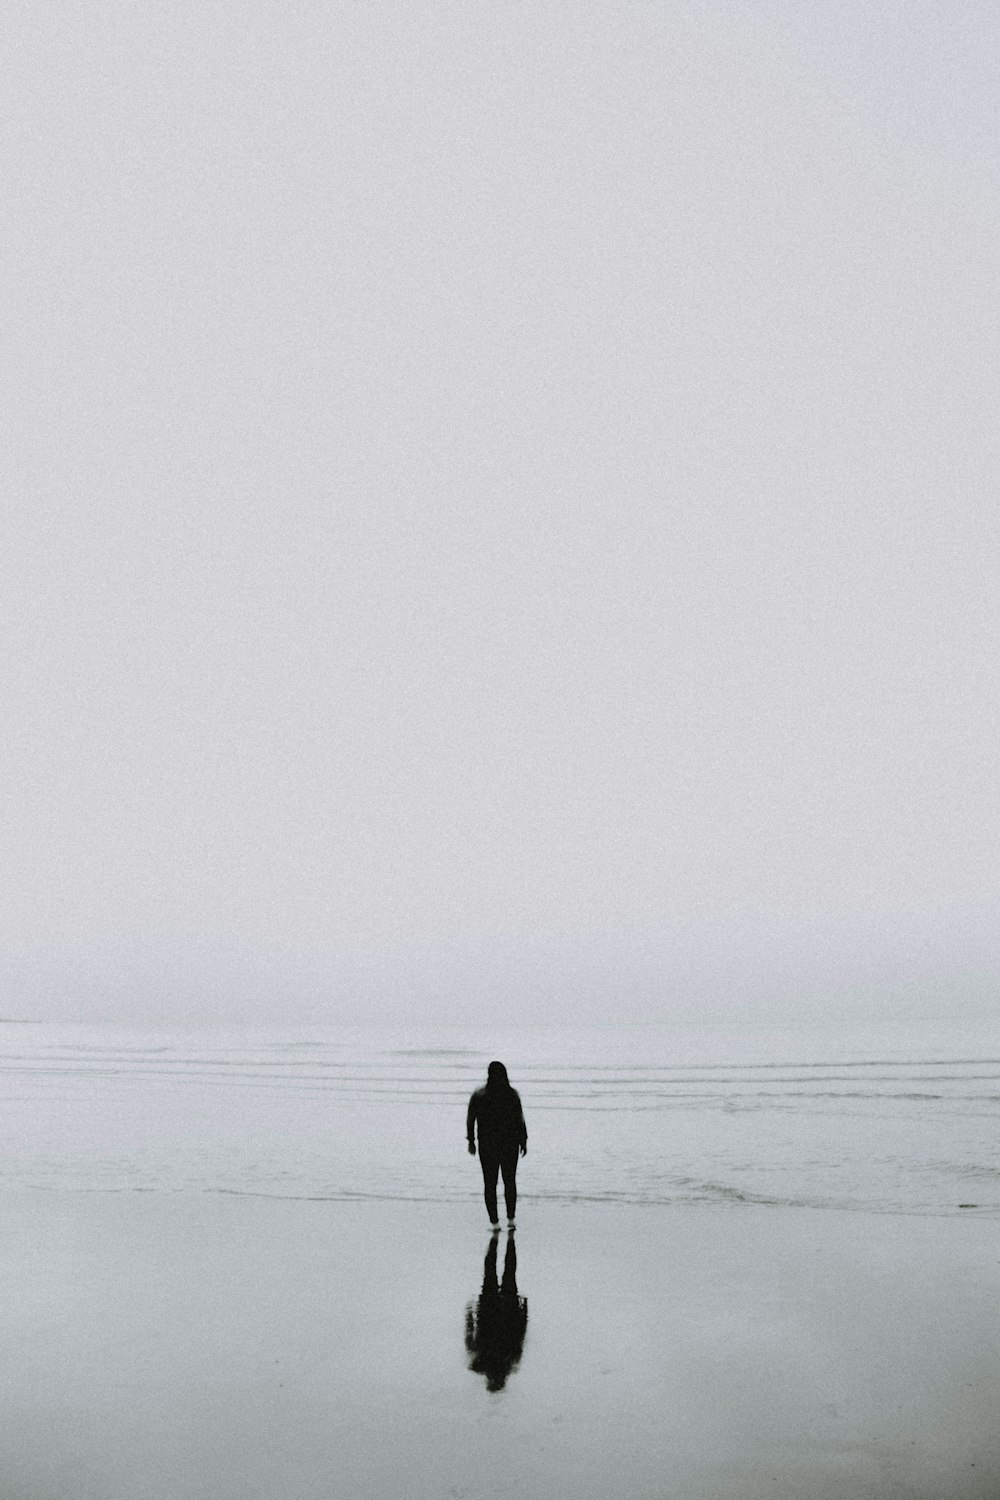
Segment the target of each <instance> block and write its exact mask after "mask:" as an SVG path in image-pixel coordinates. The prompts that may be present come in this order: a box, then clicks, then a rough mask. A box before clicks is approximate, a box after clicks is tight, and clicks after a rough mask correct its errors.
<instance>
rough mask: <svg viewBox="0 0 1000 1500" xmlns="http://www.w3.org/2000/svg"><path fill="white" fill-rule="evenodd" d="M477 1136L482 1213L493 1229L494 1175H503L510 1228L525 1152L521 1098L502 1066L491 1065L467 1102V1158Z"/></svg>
mask: <svg viewBox="0 0 1000 1500" xmlns="http://www.w3.org/2000/svg"><path fill="white" fill-rule="evenodd" d="M477 1129H478V1132H479V1165H480V1166H481V1167H482V1169H483V1196H484V1197H485V1199H486V1212H487V1213H488V1214H489V1216H490V1223H491V1224H492V1225H493V1228H494V1229H499V1228H500V1225H499V1223H498V1222H497V1174H498V1173H499V1172H502V1173H503V1196H504V1201H505V1203H506V1205H507V1227H508V1229H513V1228H514V1214H515V1213H516V1211H517V1158H518V1153H519V1152H520V1154H521V1155H522V1156H525V1155H526V1154H527V1151H528V1131H527V1128H526V1126H525V1123H524V1111H523V1110H522V1108H521V1096H520V1094H519V1093H518V1092H517V1089H513V1088H511V1086H510V1082H509V1080H508V1078H507V1069H506V1068H505V1067H504V1065H503V1063H502V1062H491V1063H490V1065H489V1068H488V1069H487V1071H486V1084H485V1087H484V1088H481V1089H476V1092H475V1093H474V1094H473V1096H472V1098H471V1099H470V1100H469V1109H468V1112H467V1114H466V1117H465V1134H466V1136H467V1138H468V1142H469V1154H470V1156H475V1154H476V1139H475V1138H476V1131H477Z"/></svg>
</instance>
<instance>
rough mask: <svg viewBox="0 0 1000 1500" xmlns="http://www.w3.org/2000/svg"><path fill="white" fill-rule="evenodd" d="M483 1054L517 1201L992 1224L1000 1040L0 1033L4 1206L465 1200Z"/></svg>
mask: <svg viewBox="0 0 1000 1500" xmlns="http://www.w3.org/2000/svg"><path fill="white" fill-rule="evenodd" d="M492 1057H498V1058H500V1059H501V1060H502V1061H504V1062H505V1063H506V1064H507V1067H508V1070H509V1072H510V1077H511V1081H512V1082H513V1083H514V1085H515V1086H516V1087H517V1088H518V1089H519V1091H520V1093H521V1097H522V1100H523V1103H524V1110H525V1116H526V1119H527V1123H528V1130H529V1137H530V1138H529V1150H528V1156H527V1158H526V1159H525V1160H524V1162H523V1163H522V1164H521V1168H520V1172H519V1179H518V1181H519V1188H520V1192H521V1196H522V1199H523V1207H522V1215H521V1216H522V1217H524V1215H525V1213H528V1212H530V1203H531V1201H532V1199H539V1198H544V1199H547V1200H550V1201H554V1202H579V1201H593V1202H600V1203H606V1204H609V1205H614V1204H619V1203H627V1204H640V1205H641V1204H671V1205H676V1206H677V1207H678V1208H683V1207H684V1206H685V1205H687V1204H693V1203H699V1204H704V1203H718V1204H730V1205H738V1204H742V1203H750V1204H765V1205H766V1204H775V1205H779V1204H780V1205H803V1206H809V1207H814V1208H839V1209H857V1210H867V1211H874V1212H878V1213H887V1214H922V1215H928V1214H934V1215H941V1214H957V1213H962V1212H965V1213H969V1212H973V1211H974V1212H977V1213H980V1214H982V1213H991V1214H996V1213H997V1212H998V1211H1000V1028H998V1027H987V1028H981V1029H979V1030H976V1029H974V1028H965V1029H960V1028H948V1027H942V1026H930V1025H927V1026H910V1027H902V1026H900V1027H895V1028H893V1027H885V1028H881V1029H879V1030H877V1031H876V1030H869V1031H867V1032H855V1033H849V1032H830V1033H825V1032H819V1031H817V1030H816V1029H809V1028H800V1029H794V1030H793V1029H784V1030H781V1031H767V1030H763V1029H745V1030H736V1029H722V1028H717V1029H714V1030H713V1029H695V1028H687V1029H684V1028H669V1027H661V1026H607V1027H585V1028H572V1029H571V1028H525V1029H519V1030H511V1031H494V1032H491V1033H489V1034H488V1035H487V1034H485V1033H483V1032H482V1031H472V1030H469V1031H464V1030H459V1029H455V1028H431V1027H410V1028H406V1027H401V1028H395V1029H391V1030H390V1029H388V1028H384V1027H379V1028H376V1027H372V1028H368V1027H326V1028H321V1027H302V1028H297V1029H281V1028H267V1029H260V1028H251V1027H247V1028H240V1029H236V1028H233V1029H207V1028H206V1029H200V1030H175V1029H171V1030H167V1029H162V1030H161V1029H156V1028H152V1027H147V1028H137V1027H122V1026H97V1025H94V1026H85V1025H50V1024H39V1025H35V1024H29V1023H4V1024H0V1073H2V1081H0V1131H2V1137H0V1139H2V1149H0V1181H2V1184H3V1186H4V1187H6V1188H8V1189H24V1190H37V1191H71V1192H115V1193H129V1192H135V1193H141V1192H144V1193H241V1194H253V1195H262V1196H268V1197H277V1198H302V1199H309V1198H311V1199H396V1200H423V1201H449V1202H453V1201H458V1200H463V1199H467V1200H468V1201H469V1202H470V1205H472V1204H474V1203H476V1202H477V1201H478V1198H479V1193H480V1177H479V1168H478V1163H477V1162H476V1161H475V1160H473V1159H472V1158H471V1157H470V1156H468V1154H467V1153H466V1149H465V1106H466V1102H467V1099H468V1096H469V1093H470V1092H471V1090H472V1089H473V1088H475V1087H477V1086H478V1085H479V1084H480V1083H481V1082H482V1081H483V1080H484V1078H485V1072H486V1064H487V1063H488V1062H489V1060H490V1059H491V1058H492Z"/></svg>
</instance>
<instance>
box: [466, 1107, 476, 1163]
mask: <svg viewBox="0 0 1000 1500" xmlns="http://www.w3.org/2000/svg"><path fill="white" fill-rule="evenodd" d="M465 1138H466V1140H467V1141H468V1143H469V1155H470V1156H475V1154H476V1096H475V1094H473V1095H472V1097H471V1099H470V1100H469V1107H468V1109H467V1110H466V1112H465Z"/></svg>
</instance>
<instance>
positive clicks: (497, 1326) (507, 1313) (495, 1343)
mask: <svg viewBox="0 0 1000 1500" xmlns="http://www.w3.org/2000/svg"><path fill="white" fill-rule="evenodd" d="M497 1244H498V1236H497V1235H495V1234H494V1235H492V1236H491V1238H490V1245H489V1249H488V1250H487V1252H486V1262H485V1264H484V1266H483V1290H482V1292H481V1293H480V1295H479V1300H478V1301H477V1302H470V1303H469V1305H468V1307H467V1308H466V1310H465V1347H466V1349H467V1350H468V1352H469V1369H470V1370H474V1371H475V1373H476V1374H477V1375H482V1376H484V1377H485V1379H486V1389H487V1390H488V1391H502V1390H503V1388H504V1385H505V1384H506V1382H507V1377H508V1375H510V1373H511V1371H512V1370H516V1369H517V1366H518V1364H519V1363H520V1359H521V1352H522V1350H523V1349H524V1336H525V1334H526V1333H527V1331H528V1302H527V1298H525V1297H519V1296H518V1294H517V1251H516V1250H515V1248H514V1236H513V1235H508V1236H507V1253H506V1254H505V1255H504V1258H503V1280H502V1281H501V1283H500V1285H499V1286H497Z"/></svg>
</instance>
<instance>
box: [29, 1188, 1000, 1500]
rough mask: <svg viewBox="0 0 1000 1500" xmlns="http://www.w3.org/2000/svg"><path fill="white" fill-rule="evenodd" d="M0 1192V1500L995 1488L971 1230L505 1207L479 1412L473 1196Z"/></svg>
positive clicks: (989, 1318)
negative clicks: (499, 1382)
mask: <svg viewBox="0 0 1000 1500" xmlns="http://www.w3.org/2000/svg"><path fill="white" fill-rule="evenodd" d="M3 1203H4V1208H5V1220H6V1225H5V1227H6V1231H7V1232H6V1234H5V1236H4V1238H3V1240H2V1242H0V1244H2V1248H0V1274H2V1276H3V1279H4V1285H5V1287H6V1289H7V1296H6V1298H5V1299H4V1305H3V1306H4V1311H3V1330H2V1331H3V1335H4V1337H3V1340H2V1344H0V1349H2V1351H3V1352H2V1354H0V1380H2V1382H3V1396H4V1405H5V1411H6V1413H7V1418H8V1430H9V1432H10V1433H11V1434H12V1436H11V1437H10V1439H9V1441H8V1443H7V1444H6V1449H7V1452H6V1459H5V1464H4V1475H5V1493H8V1494H10V1495H11V1496H12V1500H21V1497H24V1500H29V1497H30V1500H63V1497H64V1496H65V1495H67V1494H73V1495H74V1497H78V1500H134V1497H135V1496H136V1495H138V1494H141V1495H142V1496H143V1500H178V1497H181V1496H183V1497H184V1500H189V1497H190V1500H194V1497H201V1496H205V1497H206V1500H207V1497H208V1496H212V1497H213V1500H229V1497H230V1496H232V1497H233V1500H236V1497H240V1500H250V1497H253V1500H314V1497H315V1500H320V1497H323V1500H331V1497H335V1500H339V1497H341V1496H343V1497H344V1500H349V1497H351V1500H353V1497H357V1496H371V1497H382V1496H385V1497H390V1496H396V1495H400V1496H402V1495H404V1494H405V1495H407V1496H408V1497H409V1496H412V1497H414V1500H423V1497H427V1500H430V1497H432V1496H433V1497H438V1496H451V1495H455V1496H462V1497H465V1500H478V1497H479V1496H483V1497H486V1496H487V1495H489V1496H496V1495H500V1496H506V1495H515V1494H516V1495H519V1496H525V1497H534V1496H543V1495H544V1496H545V1497H546V1500H548V1497H550V1496H551V1497H553V1500H560V1497H563V1496H565V1497H567V1500H568V1497H570V1496H573V1497H574V1500H590V1497H594V1500H596V1497H598V1496H601V1497H611V1500H616V1497H618V1496H621V1497H623V1500H624V1497H626V1496H628V1497H629V1500H632V1497H635V1500H654V1497H657V1500H663V1497H665V1496H676V1497H677V1500H737V1497H739V1500H757V1497H758V1496H759V1497H763V1496H765V1495H767V1496H769V1497H775V1496H777V1497H782V1500H812V1497H816V1500H833V1497H843V1500H864V1497H867V1496H871V1497H872V1500H904V1497H906V1500H914V1497H921V1500H922V1497H925V1496H926V1497H927V1500H932V1497H933V1500H950V1497H952V1496H954V1497H956V1500H958V1497H961V1500H979V1497H983V1500H985V1497H986V1496H995V1494H996V1493H997V1492H998V1489H1000V1438H998V1437H997V1435H996V1423H995V1391H996V1388H997V1386H998V1384H1000V1337H998V1335H1000V1317H998V1314H997V1297H996V1283H997V1279H998V1277H1000V1247H998V1246H997V1245H996V1244H995V1243H994V1241H995V1231H994V1228H993V1225H992V1224H990V1223H988V1222H983V1216H977V1215H975V1214H973V1213H969V1212H966V1213H962V1214H958V1213H953V1214H949V1215H947V1216H933V1217H924V1218H919V1219H918V1218H915V1217H914V1216H890V1215H884V1214H871V1213H865V1212H863V1211H851V1212H847V1211H843V1210H835V1209H809V1208H794V1209H793V1208H775V1207H761V1206H757V1205H746V1204H737V1205H733V1206H732V1207H727V1206H726V1205H723V1204H705V1205H699V1206H692V1205H691V1204H684V1205H681V1206H677V1207H675V1208H671V1207H670V1206H660V1205H646V1206H643V1207H642V1208H641V1209H640V1208H638V1207H634V1206H631V1205H621V1204H615V1205H604V1204H546V1203H543V1202H540V1201H538V1200H532V1199H528V1198H526V1199H525V1200H524V1202H523V1205H521V1212H520V1213H519V1221H518V1222H519V1227H518V1230H517V1232H516V1235H515V1236H514V1237H513V1238H514V1243H515V1245H516V1267H515V1275H516V1281H517V1294H518V1296H519V1297H521V1298H523V1299H524V1301H525V1303H526V1329H525V1330H524V1334H523V1351H522V1352H521V1354H520V1359H519V1362H518V1363H516V1365H515V1366H514V1367H513V1368H512V1369H511V1370H510V1371H509V1372H508V1374H507V1376H506V1379H505V1381H504V1383H503V1387H502V1389H500V1390H497V1391H493V1392H490V1391H489V1390H488V1389H487V1381H486V1379H484V1377H483V1375H481V1374H476V1373H474V1372H473V1371H471V1370H470V1369H469V1367H468V1366H469V1362H470V1358H471V1355H470V1351H469V1349H468V1347H467V1345H466V1337H467V1332H468V1323H467V1317H468V1313H469V1310H470V1308H471V1309H475V1308H476V1307H477V1304H478V1299H479V1297H480V1295H481V1293H482V1290H483V1278H484V1268H485V1270H486V1272H487V1276H488V1274H489V1266H488V1258H489V1248H490V1242H491V1237H490V1235H489V1229H488V1224H487V1223H486V1221H485V1215H484V1213H483V1209H482V1205H481V1204H480V1203H477V1202H474V1201H471V1200H470V1201H469V1202H468V1203H464V1204H461V1205H456V1204H438V1203H413V1202H410V1203H401V1202H391V1203H388V1202H384V1201H383V1202H376V1201H372V1200H360V1201H359V1200H355V1201H350V1202H348V1201H331V1200H324V1201H318V1202H317V1201H306V1200H302V1199H298V1200H294V1199H287V1198H286V1199H273V1198H271V1199H267V1198H259V1197H250V1196H244V1195H241V1194H211V1195H207V1194H202V1193H197V1194H190V1195H188V1194H182V1193H181V1194H169V1195H166V1194H165V1195H159V1194H152V1193H141V1194H137V1193H102V1192H96V1193H72V1194H71V1193H52V1192H48V1191H46V1190H36V1191H30V1190H18V1191H15V1192H7V1193H5V1194H4V1195H3ZM509 1241H510V1236H508V1235H507V1233H506V1232H504V1233H503V1234H501V1236H500V1239H499V1244H498V1260H497V1271H498V1273H502V1271H503V1267H504V1263H505V1260H506V1258H507V1246H508V1244H509ZM491 1305H493V1304H491ZM488 1310H489V1309H487V1311H488Z"/></svg>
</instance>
